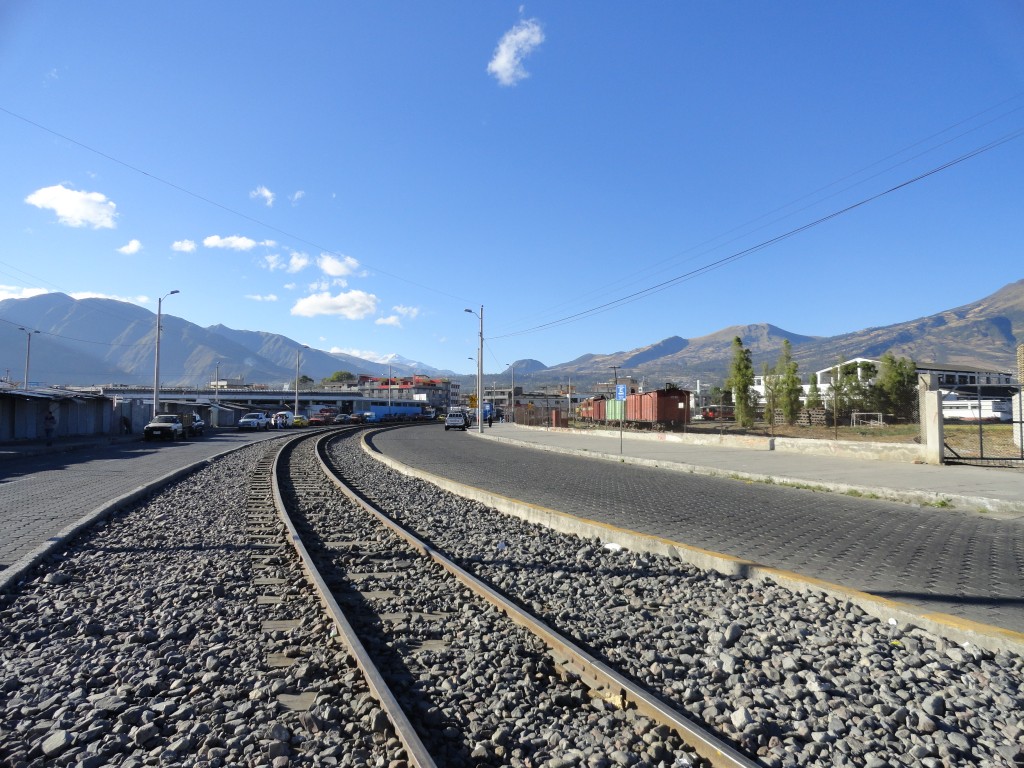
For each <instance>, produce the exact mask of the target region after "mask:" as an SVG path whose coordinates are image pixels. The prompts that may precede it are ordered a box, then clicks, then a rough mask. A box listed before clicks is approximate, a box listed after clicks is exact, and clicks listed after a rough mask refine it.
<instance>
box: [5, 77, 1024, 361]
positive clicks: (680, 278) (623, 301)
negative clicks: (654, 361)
mask: <svg viewBox="0 0 1024 768" xmlns="http://www.w3.org/2000/svg"><path fill="white" fill-rule="evenodd" d="M1020 96H1021V94H1017V95H1015V96H1013V97H1011V98H1009V99H1006V100H1004V101H1003V102H1000V103H999V104H997V105H994V106H993V107H990V108H988V109H986V110H983V111H981V112H979V113H977V114H975V115H973V116H971V117H969V118H966V119H964V120H961V121H959V122H957V123H954V124H953V125H951V126H949V127H947V128H944V129H943V130H941V131H938V132H936V133H934V134H932V135H931V136H929V137H927V138H925V139H922V140H920V141H918V142H916V143H914V144H911V145H909V146H908V147H906V148H904V149H901V150H899V151H898V152H895V153H893V154H890V155H888V156H887V157H885V158H882V159H881V160H879V161H877V162H875V163H872V164H871V165H868V166H866V167H865V168H862V169H860V170H858V171H856V172H854V173H852V174H848V175H847V176H845V177H843V178H841V179H838V180H836V181H834V182H832V183H830V184H827V185H825V186H823V187H820V188H819V189H817V190H815V191H813V192H809V193H807V194H806V195H803V196H801V197H798V198H796V199H795V200H793V201H791V202H789V203H787V204H785V205H782V206H779V207H777V208H775V209H773V210H771V211H768V212H766V213H765V214H762V215H761V216H758V217H756V218H755V219H752V220H751V221H749V222H747V223H746V224H743V225H740V226H738V227H734V228H733V229H731V230H728V231H727V232H725V233H723V234H722V235H719V236H717V237H714V238H711V239H709V240H707V241H705V242H704V243H701V244H698V245H696V246H693V247H692V248H690V249H687V251H693V250H695V249H697V248H701V247H703V246H705V245H709V244H710V243H713V242H715V241H716V240H720V239H721V238H722V237H725V236H726V235H729V234H731V233H733V232H736V231H739V230H742V229H745V228H746V227H749V226H750V225H752V224H754V223H756V222H758V221H761V220H763V219H765V218H767V217H769V216H772V215H773V214H775V213H777V212H779V211H783V210H786V209H787V208H789V207H791V206H792V205H794V204H795V203H797V202H800V201H802V200H805V199H808V198H810V197H812V196H814V195H817V194H818V193H820V192H822V191H824V190H827V189H830V188H832V187H834V186H836V185H837V184H841V183H842V182H844V181H846V180H847V179H850V178H854V177H856V176H858V175H859V174H861V173H863V172H864V171H866V170H868V169H870V168H873V167H875V166H877V165H879V164H880V163H884V162H885V161H887V160H889V159H891V158H893V157H897V156H899V155H900V154H902V153H904V152H906V151H907V150H909V149H913V148H914V147H917V146H920V145H922V144H924V143H926V142H928V141H930V140H931V139H933V138H935V137H937V136H941V135H942V134H944V133H946V132H948V131H949V130H952V129H954V128H957V127H959V126H961V125H964V124H965V123H968V122H970V121H971V120H973V119H975V118H977V117H979V116H981V115H983V114H986V113H988V112H991V111H992V110H994V109H998V108H999V107H1001V106H1003V105H1004V104H1006V103H1009V102H1011V101H1014V100H1015V99H1018V98H1019V97H1020ZM1020 109H1024V107H1017V108H1015V109H1013V110H1010V112H1008V113H1004V114H1002V115H999V116H997V117H995V118H993V119H992V120H989V121H987V122H986V123H983V124H982V125H981V126H975V127H974V128H971V129H970V130H968V131H964V132H962V133H960V134H958V135H956V136H953V137H951V138H949V139H947V140H946V141H944V142H942V143H940V144H938V145H936V146H933V147H930V148H929V149H928V150H926V152H930V151H934V150H935V149H936V148H938V147H941V146H944V145H946V144H948V143H950V142H952V141H954V140H955V139H957V138H961V137H963V136H964V135H967V134H968V133H971V132H973V131H976V130H978V129H979V128H981V127H984V126H985V125H988V124H991V123H992V122H995V121H996V120H998V119H1002V118H1003V117H1005V116H1006V115H1007V114H1012V113H1013V112H1016V111H1018V110H1020ZM0 112H4V113H5V114H7V115H10V116H11V117H13V118H15V119H18V120H21V121H22V122H24V123H26V124H28V125H31V126H33V127H35V128H37V129H39V130H42V131H44V132H46V133H49V134H51V135H53V136H56V137H58V138H60V139H63V140H64V141H67V142H69V143H71V144H74V145H75V146H78V147H81V148H82V149H85V150H86V151H88V152H91V153H93V154H96V155H98V156H100V157H103V158H104V159H106V160H109V161H110V162H113V163H116V164H118V165H121V166H123V167H125V168H127V169H129V170H131V171H133V172H135V173H138V174H140V175H142V176H146V177H147V178H150V179H152V180H153V181H156V182H158V183H160V184H163V185H165V186H167V187H170V188H171V189H174V190H176V191H178V192H180V193H182V194H185V195H188V196H190V197H193V198H195V199H197V200H200V201H201V202H204V203H207V204H208V205H212V206H214V207H216V208H220V209H221V210H223V211H226V212H228V213H231V214H233V215H235V216H238V217H240V218H242V219H245V220H247V221H250V222H252V223H254V224H256V225H258V226H260V227H264V228H266V229H268V230H270V231H272V232H276V233H277V234H279V235H282V236H284V237H287V238H290V239H292V240H294V241H296V242H299V243H303V244H305V245H308V246H310V247H312V248H315V249H317V250H320V251H321V252H322V253H327V254H330V255H334V256H342V255H343V254H340V253H338V252H337V251H333V250H331V249H329V248H326V247H324V246H321V245H319V244H318V243H316V242H314V241H312V240H309V239H307V238H305V237H302V236H300V235H296V234H294V233H291V232H288V231H287V230H283V229H281V228H279V227H276V226H274V225H272V224H269V223H267V222H265V221H263V220H261V219H258V218H255V217H253V216H250V215H248V214H246V213H243V212H241V211H238V210H236V209H233V208H231V207H230V206H227V205H224V204H223V203H219V202H217V201H216V200H213V199H211V198H208V197H206V196H204V195H201V194H199V193H197V192H194V191H192V190H190V189H188V188H186V187H182V186H180V185H178V184H175V183H174V182H171V181H168V180H167V179H164V178H162V177H160V176H157V175H155V174H152V173H150V172H148V171H146V170H144V169H142V168H139V167H137V166H134V165H132V164H131V163H128V162H125V161H123V160H121V159H119V158H117V157H114V156H113V155H110V154H108V153H106V152H103V151H101V150H98V149H95V148H94V147H91V146H89V145H87V144H85V143H83V142H81V141H78V140H76V139H73V138H71V137H69V136H67V135H65V134H62V133H60V132H58V131H56V130H53V129H51V128H48V127H47V126H45V125H42V124H41V123H38V122H36V121H34V120H31V119H29V118H27V117H25V116H23V115H20V114H18V113H16V112H13V111H11V110H9V109H7V108H5V107H3V106H2V105H0ZM1022 134H1024V129H1019V130H1017V131H1014V132H1011V133H1010V134H1006V135H1004V136H1003V137H1002V138H1000V139H996V140H994V141H992V142H990V143H988V144H986V145H983V146H981V147H978V148H976V149H974V150H972V151H970V152H968V153H965V154H964V155H961V156H960V157H957V158H955V159H953V160H951V161H949V162H947V163H944V164H942V165H940V166H937V167H935V168H933V169H931V170H929V171H926V172H925V173H922V174H920V175H918V176H915V177H913V178H911V179H908V180H906V181H904V182H902V183H900V184H897V185H895V186H893V187H890V188H889V189H886V190H884V191H882V192H879V193H877V194H874V195H871V196H869V197H867V198H864V199H862V200H860V201H858V202H856V203H853V204H852V205H849V206H846V207H845V208H842V209H839V210H837V211H834V212H832V213H830V214H828V215H826V216H823V217H820V218H818V219H816V220H814V221H811V222H809V223H807V224H804V225H802V226H800V227H797V228H795V229H792V230H789V231H787V232H785V233H783V234H781V235H778V236H776V237H772V238H769V239H768V240H765V241H763V242H761V243H758V244H757V245H754V246H751V247H750V248H746V249H743V250H741V251H738V252H736V253H733V254H730V255H728V256H725V257H723V258H721V259H717V260H715V261H711V262H708V263H706V264H704V265H702V266H700V267H697V268H696V269H693V270H690V271H689V272H685V273H683V274H681V275H677V276H675V277H672V278H670V279H668V280H665V281H662V282H659V283H656V284H654V285H651V286H648V287H646V288H643V289H641V290H638V291H635V292H633V293H630V294H627V295H625V296H621V297H619V298H616V299H612V300H611V301H608V302H605V303H603V304H598V305H596V306H593V307H590V308H588V309H584V310H582V311H580V312H576V313H573V314H569V315H566V316H563V317H561V318H557V319H555V320H551V321H549V322H545V323H540V324H537V325H534V326H531V327H529V328H525V329H522V330H518V331H512V332H509V333H504V334H497V335H491V336H490V337H489V339H504V338H511V337H515V336H521V335H526V334H530V333H536V332H539V331H542V330H546V329H548V328H554V327H558V326H561V325H565V324H567V323H572V322H576V321H578V320H582V319H584V318H587V317H590V316H593V315H596V314H601V313H603V312H607V311H610V310H612V309H616V308H618V307H621V306H624V305H627V304H630V303H633V302H635V301H639V300H641V299H643V298H646V297H647V296H651V295H654V294H656V293H659V292H661V291H664V290H667V289H668V288H670V287H672V286H674V285H676V284H678V283H680V282H684V281H687V280H691V279H694V278H696V277H699V276H700V275H703V274H705V273H707V272H709V271H712V270H715V269H719V268H721V267H723V266H725V265H727V264H729V263H732V262H734V261H737V260H739V259H742V258H745V257H746V256H749V255H751V254H753V253H756V252H758V251H760V250H762V249H764V248H767V247H769V246H771V245H774V244H776V243H779V242H781V241H783V240H786V239H788V238H790V237H793V236H795V235H797V234H799V233H801V232H804V231H806V230H808V229H811V228H813V227H816V226H818V225H820V224H823V223H825V222H827V221H829V220H831V219H834V218H836V217H838V216H841V215H843V214H845V213H848V212H850V211H852V210H855V209H857V208H860V207H862V206H864V205H866V204H868V203H870V202H872V201H874V200H877V199H879V198H881V197H884V196H886V195H888V194H890V193H892V192H895V191H897V190H899V189H902V188H904V187H906V186H909V185H911V184H914V183H916V182H918V181H921V180H922V179H925V178H927V177H929V176H932V175H934V174H936V173H939V172H941V171H943V170H946V169H947V168H950V167H952V166H954V165H958V164H959V163H962V162H964V161H966V160H968V159H970V158H972V157H975V156H977V155H980V154H982V153H984V152H988V151H989V150H991V149H994V148H996V147H998V146H1000V145H1001V144H1004V143H1007V142H1009V141H1012V140H1014V139H1016V138H1018V137H1020V136H1021V135H1022ZM923 154H925V152H921V153H918V154H917V155H914V156H912V157H910V158H907V159H906V160H902V161H900V162H899V163H896V164H893V165H891V166H889V167H887V168H885V169H883V170H880V171H879V172H878V173H876V174H873V175H872V176H869V177H867V178H866V179H862V180H860V181H858V182H857V184H862V183H864V182H865V181H867V180H870V179H871V178H875V177H877V176H879V175H881V173H884V172H885V171H888V170H892V169H893V168H895V167H898V166H899V165H903V164H905V163H906V162H909V161H910V160H912V159H914V158H915V157H920V156H921V155H923ZM857 184H854V185H850V186H847V187H844V188H843V189H841V190H837V191H836V192H834V193H832V194H831V195H829V196H828V197H834V196H835V195H836V194H839V193H840V192H842V191H846V190H847V189H850V188H852V186H856V185H857ZM828 197H826V198H825V199H828ZM817 202H820V200H819V201H817ZM808 207H810V205H807V206H804V207H803V208H800V209H797V210H796V211H793V212H791V213H789V214H787V216H791V215H793V213H797V212H799V211H801V210H806V209H807V208H808ZM779 220H780V219H775V220H773V221H770V222H767V223H766V224H764V225H762V226H760V227H758V228H756V229H754V230H749V231H747V233H746V234H750V233H752V232H756V231H758V229H764V228H765V227H767V226H770V225H771V224H772V223H775V222H777V221H779ZM736 239H738V238H732V240H729V241H726V242H725V243H723V245H724V244H727V243H728V242H734V241H735V240H736ZM719 247H720V246H719ZM687 251H684V252H683V253H686V252H687ZM698 256H699V254H697V255H694V256H692V257H690V258H689V259H686V261H692V260H693V259H695V258H697V257H698ZM676 260H677V259H676V257H672V258H670V259H665V260H662V261H661V262H659V263H657V264H655V265H652V267H654V266H659V265H660V264H668V263H670V262H672V261H676ZM0 264H3V262H0ZM5 266H8V267H9V268H11V269H15V270H16V271H18V272H21V273H22V274H25V275H29V273H27V272H24V270H20V269H17V268H16V267H13V266H11V265H6V264H5ZM366 266H368V267H369V268H371V269H374V270H375V271H377V272H379V273H380V274H383V275H387V276H388V277H392V278H394V279H397V280H401V281H402V282H405V283H408V284H410V285H413V286H415V287H419V288H424V289H426V290H429V291H431V292H433V293H437V294H439V295H443V296H447V297H448V298H452V299H458V300H460V301H462V300H464V297H459V296H455V295H453V294H449V293H447V292H445V291H441V290H438V289H437V288H436V287H434V286H427V285H422V284H419V283H416V282H414V281H411V280H409V279H408V278H405V277H402V276H399V275H394V274H391V273H389V272H386V271H384V270H380V269H377V268H376V267H374V266H373V265H366ZM652 267H648V268H647V271H651V270H652ZM659 271H660V272H664V271H667V268H664V269H660V270H654V271H653V273H652V274H657V272H659ZM30 276H31V275H30ZM34 279H37V280H40V281H41V282H47V283H48V281H45V280H42V279H41V278H35V277H34ZM636 282H638V280H634V281H633V283H636ZM48 284H49V285H53V284H52V283H48ZM53 287H55V288H58V289H59V287H58V286H55V285H54V286H53ZM0 320H2V321H3V322H5V323H9V324H12V325H15V326H18V325H24V323H20V324H19V323H13V322H11V321H9V320H6V319H4V318H0ZM47 335H50V336H54V337H58V338H66V339H68V340H71V341H78V342H81V343H90V344H99V345H103V346H125V347H131V346H139V345H137V344H111V343H109V342H100V341H90V340H86V339H74V338H71V337H65V336H62V335H60V334H50V333H48V334H47ZM492 354H493V353H492Z"/></svg>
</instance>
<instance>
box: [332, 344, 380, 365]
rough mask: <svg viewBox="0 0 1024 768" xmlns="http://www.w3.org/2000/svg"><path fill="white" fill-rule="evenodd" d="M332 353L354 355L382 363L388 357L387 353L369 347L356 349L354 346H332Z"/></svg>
mask: <svg viewBox="0 0 1024 768" xmlns="http://www.w3.org/2000/svg"><path fill="white" fill-rule="evenodd" d="M331 354H336V355H352V357H358V358H361V359H362V360H369V361H370V362H371V363H382V362H385V360H386V359H387V355H382V354H381V353H380V352H373V351H372V350H369V349H355V348H354V347H331Z"/></svg>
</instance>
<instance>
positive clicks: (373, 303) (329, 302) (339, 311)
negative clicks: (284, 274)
mask: <svg viewBox="0 0 1024 768" xmlns="http://www.w3.org/2000/svg"><path fill="white" fill-rule="evenodd" d="M376 311H377V297H376V296H374V295H373V294H372V293H366V292H365V291H355V290H353V291H347V292H345V293H339V294H336V295H333V296H332V295H331V294H330V292H328V291H323V292H321V293H315V294H313V295H312V296H306V297H305V298H303V299H299V300H298V301H297V302H295V306H293V307H292V310H291V312H292V314H293V315H300V316H302V317H317V316H318V315H341V316H342V317H346V318H348V319H349V320H362V319H363V318H364V317H368V316H370V315H372V314H373V313H374V312H376Z"/></svg>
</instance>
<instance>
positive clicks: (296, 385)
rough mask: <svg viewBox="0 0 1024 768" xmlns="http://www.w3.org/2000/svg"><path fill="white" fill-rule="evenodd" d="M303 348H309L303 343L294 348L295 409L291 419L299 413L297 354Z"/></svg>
mask: <svg viewBox="0 0 1024 768" xmlns="http://www.w3.org/2000/svg"><path fill="white" fill-rule="evenodd" d="M304 349H309V346H308V345H306V344H303V345H302V346H301V347H298V348H297V349H296V350H295V411H294V412H293V413H292V419H295V417H297V416H298V415H299V355H301V354H302V350H304Z"/></svg>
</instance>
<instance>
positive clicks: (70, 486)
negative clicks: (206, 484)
mask: <svg viewBox="0 0 1024 768" xmlns="http://www.w3.org/2000/svg"><path fill="white" fill-rule="evenodd" d="M275 436H277V435H276V434H275V433H274V432H264V433H254V432H244V433H242V432H234V431H232V432H228V431H224V432H216V433H210V434H208V435H207V437H205V438H198V439H194V440H188V441H181V442H174V443H156V442H153V443H146V442H143V441H141V440H137V441H133V442H117V443H106V442H104V443H99V444H86V445H83V446H81V447H79V448H78V450H74V451H61V450H54V451H49V452H46V451H38V450H32V448H33V447H32V446H25V447H22V452H21V453H18V452H17V451H15V450H13V449H12V450H10V451H5V452H4V456H3V458H2V460H0V571H2V570H4V569H6V568H9V567H10V566H11V565H12V564H14V563H15V562H17V561H18V560H19V559H21V558H22V557H24V556H25V555H26V554H28V553H30V552H32V551H33V550H35V549H36V548H37V547H38V546H39V545H41V544H43V543H44V542H46V541H47V540H48V539H50V538H53V537H54V536H56V535H57V534H58V533H60V532H61V531H62V530H64V529H65V528H67V527H68V526H70V525H72V524H74V523H76V522H78V520H79V519H81V518H82V517H83V516H84V515H86V514H88V513H89V512H91V511H92V510H94V509H96V508H98V507H100V506H102V505H103V504H105V503H106V502H108V501H110V500H112V499H115V498H117V497H119V496H122V495H124V494H126V493H130V492H131V491H134V490H135V489H136V488H138V487H139V486H141V485H144V484H146V483H149V482H152V481H154V480H156V479H158V478H160V477H162V476H164V475H166V474H168V473H169V472H171V471H173V470H175V469H177V468H179V467H182V466H185V465H186V464H191V463H193V462H197V461H202V460H204V459H208V458H209V457H211V456H214V455H216V454H218V453H221V452H223V451H227V450H230V449H232V448H236V447H239V446H242V445H245V444H247V443H251V442H253V441H255V440H264V439H267V438H268V437H275ZM58 448H59V446H58Z"/></svg>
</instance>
